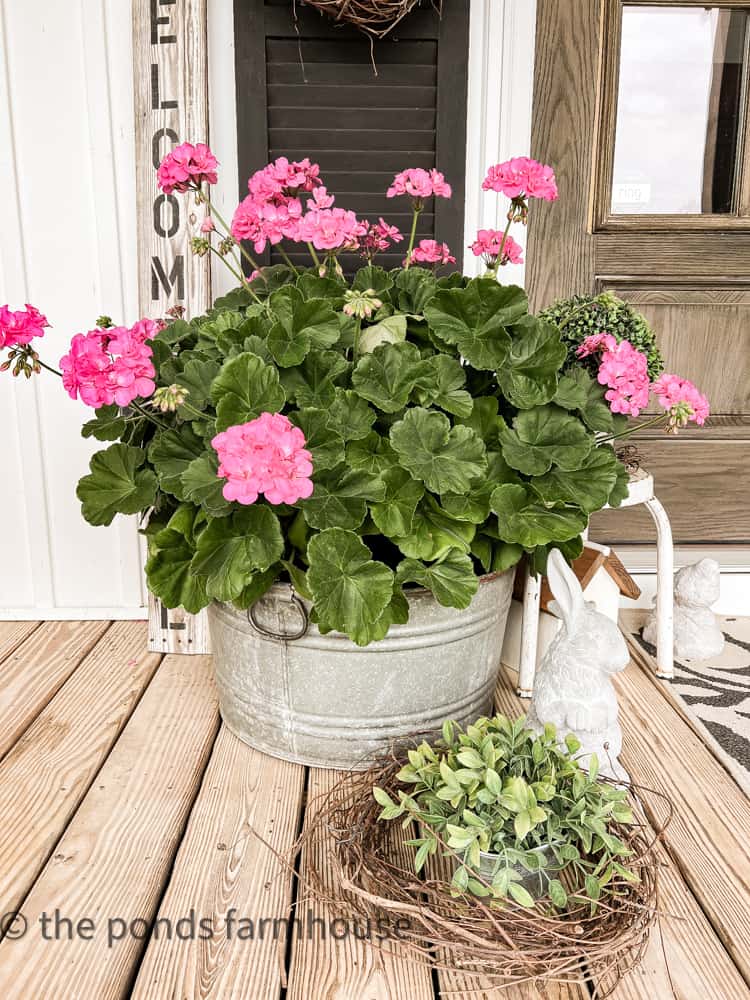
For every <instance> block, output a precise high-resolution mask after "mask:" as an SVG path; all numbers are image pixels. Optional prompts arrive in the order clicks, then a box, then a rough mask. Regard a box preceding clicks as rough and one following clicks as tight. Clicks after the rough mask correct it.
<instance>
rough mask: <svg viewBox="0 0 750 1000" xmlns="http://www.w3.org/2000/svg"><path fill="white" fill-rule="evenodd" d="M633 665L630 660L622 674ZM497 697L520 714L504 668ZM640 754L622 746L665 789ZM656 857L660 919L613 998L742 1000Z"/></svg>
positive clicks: (717, 946)
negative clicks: (636, 964)
mask: <svg viewBox="0 0 750 1000" xmlns="http://www.w3.org/2000/svg"><path fill="white" fill-rule="evenodd" d="M637 670H638V668H637V667H635V666H633V665H631V666H630V667H629V668H628V670H627V671H626V674H629V673H633V672H635V671H637ZM621 676H622V675H621ZM647 683H648V682H647ZM659 700H660V699H659V698H658V696H657V694H656V693H655V692H652V694H651V696H650V700H643V702H642V703H643V704H644V705H648V706H649V708H648V712H649V714H650V712H651V710H652V708H653V706H654V702H655V701H659ZM495 702H496V705H497V708H498V710H499V711H501V712H505V713H506V714H508V715H511V716H515V715H518V714H520V712H521V711H524V710H525V707H526V704H525V703H524V702H522V701H521V699H520V698H518V696H517V695H516V693H515V687H514V685H513V682H512V678H511V677H510V676H509V674H508V672H507V670H506V668H503V670H502V671H501V674H500V677H499V679H498V686H497V690H496V693H495ZM628 712H629V708H627V707H626V706H625V705H624V704H623V703H622V701H621V705H620V718H621V720H622V721H623V722H624V721H625V720H624V718H623V717H624V716H625V715H626V714H627V713H628ZM639 725H642V722H641V723H639ZM642 728H643V736H642V738H643V741H644V743H643V747H644V748H647V747H648V745H649V742H648V741H649V740H650V738H651V737H650V733H649V729H648V726H647V725H646V726H643V727H642ZM668 731H669V730H665V732H668ZM678 745H679V744H678ZM642 757H643V749H641V748H639V749H638V750H637V751H636V752H633V751H630V752H629V753H628V751H626V753H625V754H624V755H623V763H624V764H625V766H626V767H627V768H628V770H629V772H630V774H631V777H632V778H633V780H634V781H636V782H638V781H640V782H641V783H643V784H646V785H649V784H650V785H652V786H653V787H656V788H663V787H664V783H663V778H662V777H661V769H660V767H659V768H657V770H656V772H655V773H653V774H651V775H649V776H647V775H646V774H645V773H644V764H643V760H642ZM665 790H667V789H665ZM678 808H679V806H678ZM660 856H661V858H662V860H663V862H664V864H663V867H662V868H661V870H660V873H659V907H660V911H661V912H660V916H659V921H658V924H657V926H656V927H655V928H654V930H653V931H652V933H651V937H650V939H649V942H648V946H647V951H646V954H645V956H644V961H643V964H642V965H641V966H639V968H638V969H636V970H634V971H633V972H631V973H630V974H629V975H628V976H626V977H625V978H624V979H623V980H622V981H621V982H620V984H619V985H618V986H617V988H616V990H615V991H614V993H613V994H612V996H613V997H614V998H616V1000H673V997H676V998H678V1000H699V998H704V997H709V996H710V997H716V998H717V1000H718V998H721V1000H733V998H735V997H736V998H737V1000H740V998H743V997H747V996H748V995H749V994H748V991H747V987H746V985H745V983H744V980H743V978H742V976H741V975H740V973H739V972H738V971H737V969H736V968H735V965H734V963H733V962H732V960H731V959H730V957H729V955H728V954H727V952H726V950H725V948H724V946H723V945H722V942H721V941H720V940H719V938H718V937H717V935H716V934H715V932H714V929H713V928H712V926H711V924H710V923H709V921H708V920H707V919H706V916H705V914H704V913H703V910H702V909H701V907H700V905H699V903H698V902H697V901H696V900H695V899H694V897H693V895H692V894H691V892H690V889H689V888H688V886H687V885H686V884H685V880H684V879H683V877H682V875H681V874H680V871H679V869H678V867H677V866H676V865H675V863H674V861H672V860H671V859H670V857H669V855H668V854H667V852H666V851H662V852H660Z"/></svg>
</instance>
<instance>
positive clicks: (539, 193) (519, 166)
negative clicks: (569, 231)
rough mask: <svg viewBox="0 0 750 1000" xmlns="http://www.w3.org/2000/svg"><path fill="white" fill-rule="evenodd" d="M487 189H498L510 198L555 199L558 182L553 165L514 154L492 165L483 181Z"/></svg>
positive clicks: (483, 186)
mask: <svg viewBox="0 0 750 1000" xmlns="http://www.w3.org/2000/svg"><path fill="white" fill-rule="evenodd" d="M482 188H483V189H484V190H485V191H497V192H499V193H500V194H504V195H506V197H508V198H521V197H523V196H526V197H527V198H543V199H544V200H545V201H555V199H556V198H557V182H556V181H555V172H554V170H553V169H552V167H548V166H545V165H544V164H543V163H539V162H538V161H537V160H532V159H531V157H528V156H514V157H513V158H512V159H510V160H506V161H505V162H504V163H498V164H496V165H495V166H493V167H490V168H489V170H488V171H487V176H486V177H485V179H484V182H483V183H482Z"/></svg>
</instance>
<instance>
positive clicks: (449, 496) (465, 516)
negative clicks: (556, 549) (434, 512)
mask: <svg viewBox="0 0 750 1000" xmlns="http://www.w3.org/2000/svg"><path fill="white" fill-rule="evenodd" d="M487 464H488V469H487V475H486V477H485V478H484V479H483V480H479V481H477V482H475V483H474V485H473V486H471V487H470V489H469V490H468V491H467V492H466V493H444V494H443V495H442V496H441V498H440V501H441V503H442V506H443V510H444V511H445V512H446V514H450V515H451V517H455V518H457V519H458V520H459V521H471V523H472V524H483V523H484V522H485V521H486V520H487V518H488V517H489V514H490V498H491V497H492V491H493V490H494V488H495V487H496V486H499V485H500V484H501V483H517V482H519V478H518V475H517V474H516V473H515V472H513V470H512V469H511V468H510V467H509V466H508V464H507V462H506V461H505V459H504V458H503V456H502V455H500V454H499V453H498V452H490V453H489V454H488V455H487Z"/></svg>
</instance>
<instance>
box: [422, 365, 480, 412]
mask: <svg viewBox="0 0 750 1000" xmlns="http://www.w3.org/2000/svg"><path fill="white" fill-rule="evenodd" d="M421 368H422V374H421V375H420V376H419V377H418V379H417V382H416V387H417V392H418V399H419V402H420V403H422V405H424V406H427V405H429V404H430V403H432V404H433V405H434V406H439V407H440V409H441V410H446V411H447V412H448V413H453V414H455V416H457V417H462V418H466V417H468V416H470V414H471V411H472V410H473V408H474V401H473V400H472V398H471V395H470V394H469V393H468V392H467V391H466V389H465V388H464V386H465V385H466V373H465V372H464V369H463V367H462V365H461V362H460V361H458V359H457V358H449V357H447V356H446V355H445V354H433V355H432V356H431V357H429V358H425V360H424V361H423V362H422V365H421Z"/></svg>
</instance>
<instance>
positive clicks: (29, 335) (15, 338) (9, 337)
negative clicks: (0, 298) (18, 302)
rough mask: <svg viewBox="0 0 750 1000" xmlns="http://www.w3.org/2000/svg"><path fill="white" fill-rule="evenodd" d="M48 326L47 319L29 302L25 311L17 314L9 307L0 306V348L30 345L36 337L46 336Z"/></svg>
mask: <svg viewBox="0 0 750 1000" xmlns="http://www.w3.org/2000/svg"><path fill="white" fill-rule="evenodd" d="M46 326H49V323H48V322H47V317H46V316H42V314H41V313H40V312H39V310H38V309H36V308H35V307H34V306H31V305H29V303H28V302H27V303H26V308H25V309H18V310H16V311H15V312H14V311H13V310H12V309H10V308H9V307H8V306H7V305H6V306H0V348H3V347H15V346H16V345H18V344H30V343H31V341H32V340H33V339H34V337H43V336H44V328H45V327H46Z"/></svg>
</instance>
